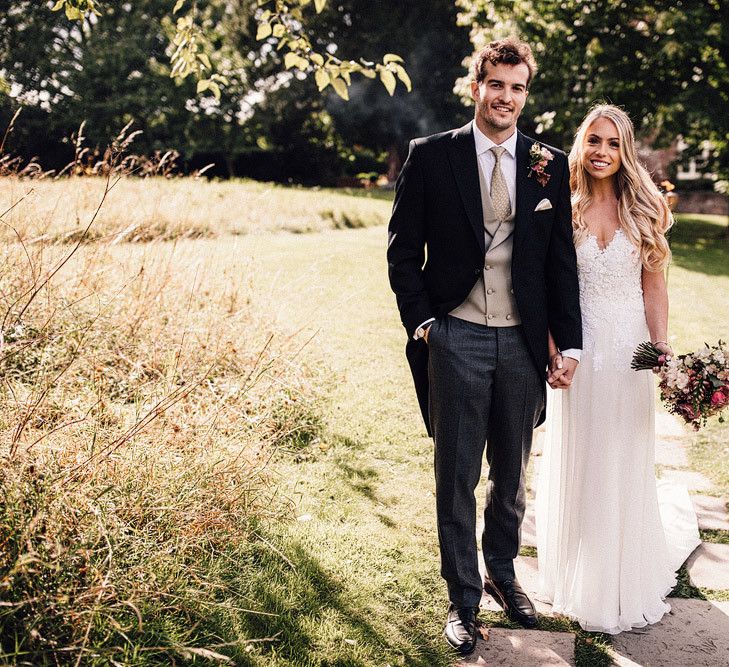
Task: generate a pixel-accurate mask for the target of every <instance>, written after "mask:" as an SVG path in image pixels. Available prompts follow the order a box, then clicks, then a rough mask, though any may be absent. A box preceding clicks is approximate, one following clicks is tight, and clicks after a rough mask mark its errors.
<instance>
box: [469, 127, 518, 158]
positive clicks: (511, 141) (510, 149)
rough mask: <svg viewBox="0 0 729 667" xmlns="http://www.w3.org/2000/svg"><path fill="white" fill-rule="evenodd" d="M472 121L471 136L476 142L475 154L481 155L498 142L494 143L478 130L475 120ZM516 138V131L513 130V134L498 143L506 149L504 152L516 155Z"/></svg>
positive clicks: (512, 155)
mask: <svg viewBox="0 0 729 667" xmlns="http://www.w3.org/2000/svg"><path fill="white" fill-rule="evenodd" d="M472 123H473V138H474V141H475V142H476V155H482V154H483V153H485V152H486V151H488V150H491V147H492V146H497V145H498V144H495V143H494V142H493V141H491V139H489V138H488V137H487V136H486V135H485V134H484V133H483V132H481V130H479V128H478V125H476V121H475V120H474V121H472ZM516 138H517V131H516V130H514V134H512V135H511V136H510V137H509V138H508V139H507V140H506V141H504V142H503V143H501V144H500V145H501V146H502V147H503V148H505V149H506V152H507V153H508V154H509V155H511V157H515V156H516Z"/></svg>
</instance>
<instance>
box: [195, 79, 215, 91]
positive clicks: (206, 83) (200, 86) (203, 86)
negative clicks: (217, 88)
mask: <svg viewBox="0 0 729 667" xmlns="http://www.w3.org/2000/svg"><path fill="white" fill-rule="evenodd" d="M211 83H212V81H210V79H200V81H198V82H197V93H198V95H199V94H200V93H204V92H205V91H206V90H207V89H208V88H210V84H211Z"/></svg>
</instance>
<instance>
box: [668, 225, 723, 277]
mask: <svg viewBox="0 0 729 667" xmlns="http://www.w3.org/2000/svg"><path fill="white" fill-rule="evenodd" d="M669 239H670V243H671V250H672V252H673V263H674V264H676V265H677V266H680V267H681V268H684V269H687V270H688V271H695V272H697V273H705V274H706V275H710V276H729V238H727V236H726V227H725V226H723V225H717V224H712V223H711V222H707V221H706V220H702V219H701V218H695V217H691V216H686V217H683V216H681V217H679V218H678V219H677V220H676V224H675V225H674V226H673V228H672V229H671V230H670V232H669Z"/></svg>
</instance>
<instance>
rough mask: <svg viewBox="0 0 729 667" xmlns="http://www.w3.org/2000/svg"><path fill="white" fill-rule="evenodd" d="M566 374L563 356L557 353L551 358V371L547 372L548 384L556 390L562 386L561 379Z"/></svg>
mask: <svg viewBox="0 0 729 667" xmlns="http://www.w3.org/2000/svg"><path fill="white" fill-rule="evenodd" d="M565 373H566V369H565V368H564V363H563V360H562V355H561V354H560V353H559V352H556V353H555V354H553V355H552V356H551V357H550V358H549V370H548V371H547V382H549V384H550V385H552V387H554V388H555V389H556V388H557V387H560V386H561V384H562V383H561V382H560V380H559V379H560V378H561V377H562V376H563V375H564V374H565Z"/></svg>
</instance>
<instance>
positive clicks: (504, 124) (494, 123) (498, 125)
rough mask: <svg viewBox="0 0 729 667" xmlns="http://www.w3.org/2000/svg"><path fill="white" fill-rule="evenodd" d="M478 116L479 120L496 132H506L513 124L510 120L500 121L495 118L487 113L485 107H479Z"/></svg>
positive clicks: (487, 110) (487, 108) (487, 109)
mask: <svg viewBox="0 0 729 667" xmlns="http://www.w3.org/2000/svg"><path fill="white" fill-rule="evenodd" d="M478 115H479V116H481V120H482V121H483V122H484V123H485V124H486V125H489V126H491V127H493V128H495V129H497V130H507V129H509V128H510V127H511V126H512V125H513V124H514V121H513V120H512V118H509V119H504V120H501V119H500V118H496V117H495V116H493V115H492V114H491V113H489V107H487V106H485V105H480V106H479V108H478Z"/></svg>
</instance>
